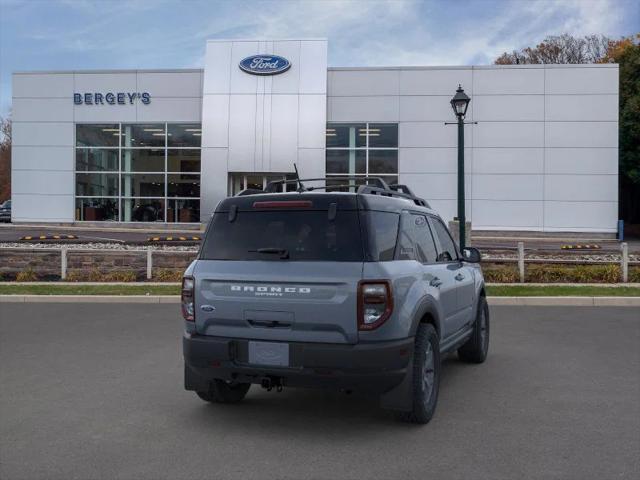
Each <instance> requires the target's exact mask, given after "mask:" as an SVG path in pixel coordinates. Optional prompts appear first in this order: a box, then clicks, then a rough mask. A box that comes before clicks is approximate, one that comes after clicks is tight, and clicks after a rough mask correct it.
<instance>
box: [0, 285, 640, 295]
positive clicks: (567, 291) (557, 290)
mask: <svg viewBox="0 0 640 480" xmlns="http://www.w3.org/2000/svg"><path fill="white" fill-rule="evenodd" d="M0 295H180V286H179V285H56V284H55V283H51V284H47V285H0ZM487 295H489V296H492V297H505V296H506V297H640V287H622V286H621V287H600V286H566V287H565V286H562V285H549V286H528V285H491V286H488V287H487Z"/></svg>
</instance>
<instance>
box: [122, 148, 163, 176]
mask: <svg viewBox="0 0 640 480" xmlns="http://www.w3.org/2000/svg"><path fill="white" fill-rule="evenodd" d="M122 171H123V172H164V148H151V149H146V148H144V149H137V148H136V149H131V148H123V149H122Z"/></svg>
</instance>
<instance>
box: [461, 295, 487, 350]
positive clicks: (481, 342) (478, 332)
mask: <svg viewBox="0 0 640 480" xmlns="http://www.w3.org/2000/svg"><path fill="white" fill-rule="evenodd" d="M488 352H489V305H488V304H487V299H486V298H485V297H484V296H482V297H480V300H479V301H478V310H477V312H476V321H475V322H474V323H473V333H472V334H471V336H470V337H469V340H467V341H466V343H465V344H464V345H462V346H461V347H460V348H459V349H458V357H460V360H464V361H465V362H470V363H482V362H484V361H485V360H486V359H487V354H488Z"/></svg>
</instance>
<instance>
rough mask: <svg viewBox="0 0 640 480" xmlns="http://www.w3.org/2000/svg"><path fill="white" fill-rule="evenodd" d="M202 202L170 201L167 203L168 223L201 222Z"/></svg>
mask: <svg viewBox="0 0 640 480" xmlns="http://www.w3.org/2000/svg"><path fill="white" fill-rule="evenodd" d="M199 221H200V200H179V199H170V200H169V201H168V203H167V222H179V223H188V222H199Z"/></svg>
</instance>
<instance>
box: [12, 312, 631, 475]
mask: <svg viewBox="0 0 640 480" xmlns="http://www.w3.org/2000/svg"><path fill="white" fill-rule="evenodd" d="M492 314H493V324H492V329H493V331H492V340H491V342H492V343H491V347H490V348H491V352H490V357H489V359H488V360H487V362H486V363H485V364H483V365H476V366H470V365H466V364H462V363H460V362H458V360H457V359H456V358H455V357H451V358H448V359H447V360H446V367H445V371H444V375H443V379H442V386H441V393H440V401H439V406H438V411H437V412H436V416H435V418H434V419H433V420H432V422H431V423H430V424H429V425H427V426H414V425H407V424H403V423H397V422H396V421H395V420H394V418H393V415H392V414H389V413H387V412H383V411H380V410H379V409H378V408H377V403H376V400H375V399H372V398H367V397H363V396H360V395H357V394H353V395H350V396H347V395H345V394H340V393H333V392H323V391H314V390H293V389H289V390H287V389H285V391H284V392H282V393H276V392H266V391H263V390H261V389H259V388H257V387H253V388H252V390H251V391H250V392H249V395H248V397H247V399H246V401H245V403H243V404H241V405H237V406H219V405H209V404H206V403H204V402H202V401H201V400H199V399H198V398H196V397H195V395H193V394H192V393H190V392H185V391H184V390H183V389H182V384H181V383H182V362H181V350H180V336H181V329H182V324H181V320H180V319H179V314H178V305H133V304H131V305H125V304H110V305H108V304H101V305H91V304H78V305H73V304H18V303H0V478H2V479H3V480H8V479H18V478H24V479H36V478H47V479H73V478H78V479H91V478H121V479H146V478H148V479H161V478H167V479H182V478H184V479H192V480H193V479H200V478H224V479H226V478H229V479H235V478H238V479H253V478H260V479H262V478H292V479H293V478H295V479H302V478H317V479H339V478H340V479H341V478H349V479H369V478H384V479H391V478H403V479H411V478H416V479H418V478H420V479H427V478H473V479H481V478H486V479H493V480H495V479H514V478H517V479H523V478H563V479H564V478H576V479H591V478H594V479H605V478H606V479H610V478H629V479H632V478H634V479H635V478H640V313H639V312H638V310H637V309H634V308H605V307H595V308H587V307H585V308H578V307H568V308H556V307H492Z"/></svg>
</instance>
